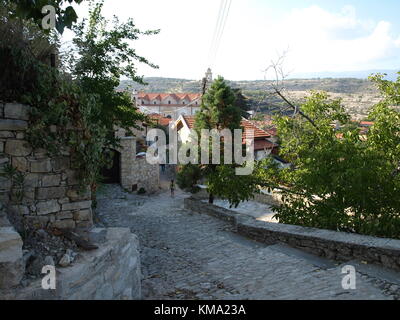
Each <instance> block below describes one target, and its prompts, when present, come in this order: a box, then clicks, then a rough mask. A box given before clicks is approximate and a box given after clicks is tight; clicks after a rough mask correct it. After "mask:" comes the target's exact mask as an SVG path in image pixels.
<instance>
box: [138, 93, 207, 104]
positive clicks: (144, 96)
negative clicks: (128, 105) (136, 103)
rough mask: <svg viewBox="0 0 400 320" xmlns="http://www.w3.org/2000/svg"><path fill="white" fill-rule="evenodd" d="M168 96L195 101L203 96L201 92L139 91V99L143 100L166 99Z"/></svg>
mask: <svg viewBox="0 0 400 320" xmlns="http://www.w3.org/2000/svg"><path fill="white" fill-rule="evenodd" d="M168 97H171V98H173V99H174V100H178V101H180V100H184V99H186V100H188V101H189V102H192V101H195V100H197V99H200V98H201V94H200V93H145V92H139V95H138V99H143V100H149V101H151V100H159V101H162V100H165V99H167V98H168Z"/></svg>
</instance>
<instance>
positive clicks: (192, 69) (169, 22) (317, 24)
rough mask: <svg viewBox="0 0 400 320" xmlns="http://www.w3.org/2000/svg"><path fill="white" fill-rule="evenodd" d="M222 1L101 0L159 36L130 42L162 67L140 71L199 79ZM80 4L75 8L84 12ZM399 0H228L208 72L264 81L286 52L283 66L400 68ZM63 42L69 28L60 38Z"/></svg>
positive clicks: (292, 69) (298, 70) (306, 68)
mask: <svg viewBox="0 0 400 320" xmlns="http://www.w3.org/2000/svg"><path fill="white" fill-rule="evenodd" d="M219 3H220V0H201V1H200V0H168V1H166V0H106V1H105V8H104V13H105V14H106V15H107V16H112V15H113V14H116V15H118V16H119V17H120V18H122V19H124V18H128V17H132V18H134V20H135V21H136V22H137V26H138V27H140V28H143V29H158V28H160V29H161V34H160V35H157V36H153V37H150V38H144V39H142V40H139V41H136V42H135V43H134V44H133V45H134V47H135V48H137V51H138V53H139V54H142V55H144V56H146V57H147V58H149V59H150V60H151V61H153V62H154V63H156V64H158V65H159V66H160V69H159V70H152V69H150V68H148V67H145V66H138V70H139V72H140V73H141V74H144V75H145V76H162V77H179V78H188V79H199V78H201V77H202V76H203V74H204V72H205V70H206V68H207V67H208V66H209V65H210V61H209V60H208V59H207V58H208V52H209V48H210V44H211V40H212V35H213V31H214V26H215V22H216V18H217V14H218V9H219ZM85 11H86V10H85V7H84V6H81V8H80V9H79V10H78V12H79V13H80V16H84V15H85ZM399 12H400V1H398V0H381V1H366V0H348V1H346V0H280V1H279V0H246V1H243V0H232V6H231V10H230V15H229V17H228V20H227V25H226V29H225V33H224V35H223V38H222V40H221V44H220V49H219V51H218V54H217V57H216V60H215V63H214V64H213V65H212V68H213V71H214V74H221V75H223V76H225V77H226V78H228V79H232V80H253V79H263V78H264V73H263V70H264V69H265V68H266V67H267V66H268V65H269V64H270V63H271V61H272V60H276V59H277V57H279V56H280V55H281V54H282V53H283V52H287V54H286V56H287V57H286V59H285V62H284V68H285V71H287V72H289V73H292V74H295V73H304V72H307V73H310V72H311V73H312V72H315V73H318V72H325V71H331V72H332V71H336V72H341V71H359V70H370V69H396V70H397V69H399V70H400V21H399V19H398V14H399ZM64 38H65V40H69V39H70V38H71V34H69V33H67V34H66V35H65V36H64Z"/></svg>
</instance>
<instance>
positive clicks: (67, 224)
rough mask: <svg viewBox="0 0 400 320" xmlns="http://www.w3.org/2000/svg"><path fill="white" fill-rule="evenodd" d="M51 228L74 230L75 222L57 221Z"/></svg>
mask: <svg viewBox="0 0 400 320" xmlns="http://www.w3.org/2000/svg"><path fill="white" fill-rule="evenodd" d="M53 226H54V227H56V228H58V229H74V228H75V222H74V221H73V220H58V221H55V222H54V223H53Z"/></svg>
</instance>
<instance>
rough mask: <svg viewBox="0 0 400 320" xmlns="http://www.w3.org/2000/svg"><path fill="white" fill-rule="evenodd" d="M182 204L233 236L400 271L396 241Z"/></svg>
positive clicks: (190, 202) (194, 201) (192, 200)
mask: <svg viewBox="0 0 400 320" xmlns="http://www.w3.org/2000/svg"><path fill="white" fill-rule="evenodd" d="M184 203H185V209H188V210H191V211H193V212H196V213H200V214H207V215H211V216H214V217H217V218H219V219H222V220H225V221H228V222H230V223H231V224H232V225H233V226H234V228H235V230H236V232H237V233H239V234H241V235H243V236H245V237H247V238H250V239H253V240H256V241H259V242H263V243H266V244H275V243H279V242H280V243H285V244H288V245H290V246H292V247H294V248H298V249H301V250H304V251H307V252H310V253H312V254H315V255H319V256H322V257H326V258H328V259H332V260H338V261H350V260H359V261H366V262H368V263H372V264H377V265H382V266H384V267H387V268H391V269H395V270H397V271H398V270H400V240H396V239H385V238H376V237H371V236H365V235H359V234H352V233H345V232H337V231H331V230H322V229H315V228H306V227H301V226H294V225H286V224H278V223H268V222H264V221H258V220H256V219H254V218H252V217H249V216H246V215H243V214H240V213H238V212H236V211H232V210H228V209H225V208H220V207H217V206H215V205H212V204H209V203H205V202H202V201H199V200H197V199H195V198H187V199H185V200H184Z"/></svg>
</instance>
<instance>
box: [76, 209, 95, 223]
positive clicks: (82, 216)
mask: <svg viewBox="0 0 400 320" xmlns="http://www.w3.org/2000/svg"><path fill="white" fill-rule="evenodd" d="M91 219H92V209H88V210H81V211H76V212H74V220H76V221H89V220H91Z"/></svg>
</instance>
